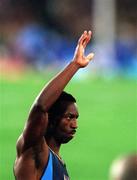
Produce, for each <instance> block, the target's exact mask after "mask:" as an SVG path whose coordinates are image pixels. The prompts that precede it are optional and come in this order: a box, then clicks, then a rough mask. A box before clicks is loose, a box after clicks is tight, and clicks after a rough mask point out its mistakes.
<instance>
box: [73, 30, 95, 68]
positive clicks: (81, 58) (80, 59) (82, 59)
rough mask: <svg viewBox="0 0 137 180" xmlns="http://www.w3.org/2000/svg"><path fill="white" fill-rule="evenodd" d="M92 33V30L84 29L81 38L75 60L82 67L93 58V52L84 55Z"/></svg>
mask: <svg viewBox="0 0 137 180" xmlns="http://www.w3.org/2000/svg"><path fill="white" fill-rule="evenodd" d="M91 35H92V33H91V31H88V32H87V31H84V33H83V34H82V35H81V37H80V38H79V41H78V44H77V47H76V50H75V54H74V58H73V60H74V62H75V63H77V64H78V65H79V66H80V67H85V66H87V65H88V63H89V61H90V60H92V59H93V56H94V54H93V53H90V54H88V55H87V56H85V55H84V52H85V48H86V46H87V44H88V42H89V41H90V39H91Z"/></svg>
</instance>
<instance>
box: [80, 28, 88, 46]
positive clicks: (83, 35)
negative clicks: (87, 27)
mask: <svg viewBox="0 0 137 180" xmlns="http://www.w3.org/2000/svg"><path fill="white" fill-rule="evenodd" d="M86 37H87V31H84V32H83V34H82V35H81V37H80V38H79V41H78V44H79V45H81V44H82V42H83V41H84V39H85V38H86Z"/></svg>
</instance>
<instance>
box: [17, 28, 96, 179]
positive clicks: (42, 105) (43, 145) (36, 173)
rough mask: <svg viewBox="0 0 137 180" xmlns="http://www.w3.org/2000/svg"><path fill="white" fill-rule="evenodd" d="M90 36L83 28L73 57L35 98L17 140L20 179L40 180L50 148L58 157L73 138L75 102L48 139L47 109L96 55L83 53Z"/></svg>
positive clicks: (75, 125) (75, 126)
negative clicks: (60, 151) (53, 134)
mask: <svg viewBox="0 0 137 180" xmlns="http://www.w3.org/2000/svg"><path fill="white" fill-rule="evenodd" d="M90 39H91V31H88V32H87V31H84V33H83V34H82V35H81V37H80V39H79V41H78V44H77V47H76V50H75V54H74V58H73V60H72V61H71V62H70V63H69V65H67V66H66V67H65V68H64V69H63V70H62V71H61V72H60V73H59V74H57V75H56V76H55V77H54V78H53V79H52V80H51V81H50V82H49V83H48V84H47V85H46V86H45V87H44V88H43V89H42V91H41V92H40V94H39V95H38V97H37V98H36V100H35V101H34V103H33V105H32V107H31V110H30V113H29V116H28V120H27V122H26V125H25V127H24V130H23V132H22V134H21V135H20V137H19V139H18V141H17V157H16V161H15V165H14V174H15V176H16V179H17V180H24V179H25V180H32V179H33V180H39V179H40V178H41V176H42V173H43V170H44V168H45V166H46V164H47V161H48V156H49V147H50V148H51V149H52V151H54V152H55V153H56V154H57V155H58V156H59V150H60V146H61V144H62V143H66V142H68V141H69V140H71V139H72V138H73V137H74V134H75V132H76V129H77V118H78V110H77V107H76V104H75V103H70V104H69V106H68V107H67V110H66V112H65V114H64V116H63V117H62V118H61V119H60V123H59V125H58V126H57V128H56V130H55V136H52V137H51V138H50V139H48V141H46V140H45V138H44V135H45V133H46V130H47V126H48V113H47V112H48V110H49V108H50V107H51V106H52V104H53V103H54V102H55V101H56V100H57V98H58V97H59V95H60V94H61V92H62V91H63V89H64V88H65V86H66V85H67V84H68V82H69V81H70V80H71V78H72V77H73V76H74V74H75V73H76V72H77V71H78V70H79V69H80V68H84V67H86V66H87V65H88V64H89V61H90V60H91V59H92V58H93V56H94V54H93V53H90V54H89V55H88V56H84V50H85V48H86V46H87V44H88V42H89V41H90Z"/></svg>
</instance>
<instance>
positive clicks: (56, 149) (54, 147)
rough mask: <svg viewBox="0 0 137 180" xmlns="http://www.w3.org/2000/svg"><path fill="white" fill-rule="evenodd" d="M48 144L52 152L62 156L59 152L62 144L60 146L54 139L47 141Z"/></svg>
mask: <svg viewBox="0 0 137 180" xmlns="http://www.w3.org/2000/svg"><path fill="white" fill-rule="evenodd" d="M47 144H48V146H49V147H50V149H51V150H52V151H54V152H55V153H56V154H57V155H58V156H60V155H59V151H60V147H61V144H59V143H58V142H57V141H56V140H55V139H54V138H53V137H51V138H50V139H48V140H47Z"/></svg>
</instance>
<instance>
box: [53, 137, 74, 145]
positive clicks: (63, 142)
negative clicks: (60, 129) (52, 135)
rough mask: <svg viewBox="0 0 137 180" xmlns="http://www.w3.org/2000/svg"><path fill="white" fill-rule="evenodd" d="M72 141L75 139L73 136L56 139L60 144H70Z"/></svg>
mask: <svg viewBox="0 0 137 180" xmlns="http://www.w3.org/2000/svg"><path fill="white" fill-rule="evenodd" d="M71 139H73V137H72V136H70V137H58V138H56V140H57V141H58V142H59V143H60V144H66V143H68V142H69V141H71Z"/></svg>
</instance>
